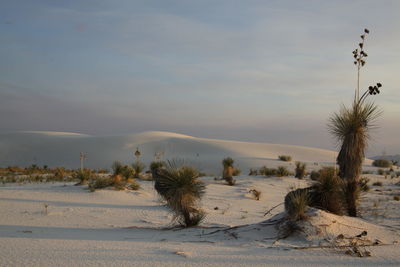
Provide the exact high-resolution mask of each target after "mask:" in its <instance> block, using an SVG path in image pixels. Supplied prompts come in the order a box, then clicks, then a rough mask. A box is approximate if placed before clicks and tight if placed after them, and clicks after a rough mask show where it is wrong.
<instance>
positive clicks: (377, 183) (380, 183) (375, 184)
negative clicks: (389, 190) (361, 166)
mask: <svg viewBox="0 0 400 267" xmlns="http://www.w3.org/2000/svg"><path fill="white" fill-rule="evenodd" d="M372 185H373V186H383V184H382V182H375V183H373V184H372Z"/></svg>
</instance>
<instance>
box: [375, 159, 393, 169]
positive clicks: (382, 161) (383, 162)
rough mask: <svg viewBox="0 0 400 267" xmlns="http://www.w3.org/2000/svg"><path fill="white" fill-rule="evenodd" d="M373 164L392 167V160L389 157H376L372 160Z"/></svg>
mask: <svg viewBox="0 0 400 267" xmlns="http://www.w3.org/2000/svg"><path fill="white" fill-rule="evenodd" d="M372 166H375V167H381V168H390V167H392V162H391V161H389V160H387V159H376V160H374V161H373V162H372Z"/></svg>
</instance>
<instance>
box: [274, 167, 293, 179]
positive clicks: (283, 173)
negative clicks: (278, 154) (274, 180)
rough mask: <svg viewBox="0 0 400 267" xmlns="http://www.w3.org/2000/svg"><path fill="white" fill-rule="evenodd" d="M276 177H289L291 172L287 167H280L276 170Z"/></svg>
mask: <svg viewBox="0 0 400 267" xmlns="http://www.w3.org/2000/svg"><path fill="white" fill-rule="evenodd" d="M276 175H277V176H278V177H283V176H289V175H290V172H289V171H288V169H287V168H286V167H285V166H278V168H277V169H276Z"/></svg>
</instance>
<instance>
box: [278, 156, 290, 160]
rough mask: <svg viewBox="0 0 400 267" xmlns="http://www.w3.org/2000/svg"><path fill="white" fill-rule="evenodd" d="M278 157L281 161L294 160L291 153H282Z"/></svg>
mask: <svg viewBox="0 0 400 267" xmlns="http://www.w3.org/2000/svg"><path fill="white" fill-rule="evenodd" d="M278 158H279V160H281V161H292V157H291V156H289V155H280V156H278Z"/></svg>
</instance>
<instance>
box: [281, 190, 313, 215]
mask: <svg viewBox="0 0 400 267" xmlns="http://www.w3.org/2000/svg"><path fill="white" fill-rule="evenodd" d="M309 205H310V194H309V189H308V188H301V189H296V190H293V191H291V192H289V193H288V194H287V195H286V197H285V210H286V212H287V215H288V216H289V219H291V220H292V221H299V220H305V219H307V215H306V211H307V207H308V206H309Z"/></svg>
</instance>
